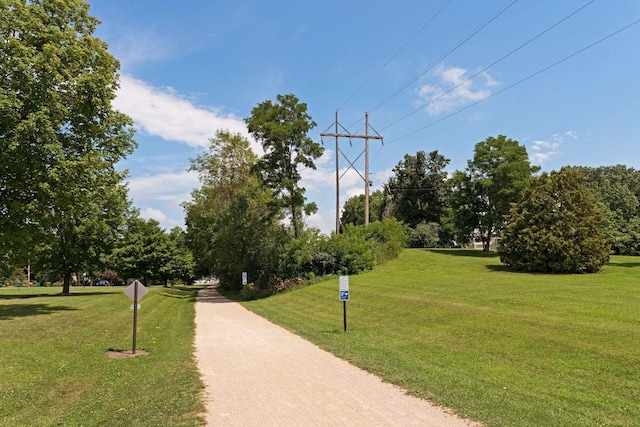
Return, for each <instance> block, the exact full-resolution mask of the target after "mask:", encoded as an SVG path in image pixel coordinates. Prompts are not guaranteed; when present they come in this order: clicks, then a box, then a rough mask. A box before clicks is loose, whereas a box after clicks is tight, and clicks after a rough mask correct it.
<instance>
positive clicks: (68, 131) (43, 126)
mask: <svg viewBox="0 0 640 427" xmlns="http://www.w3.org/2000/svg"><path fill="white" fill-rule="evenodd" d="M88 9H89V5H88V3H86V2H84V1H81V0H68V1H50V0H31V1H22V0H2V1H1V2H0V40H1V42H0V230H2V232H1V233H0V249H2V252H4V253H5V254H10V256H11V257H12V259H13V262H15V263H19V262H20V261H21V260H22V261H25V260H26V258H27V257H33V255H34V254H33V251H34V248H40V249H43V251H44V252H43V253H45V252H46V254H47V255H46V256H44V257H43V259H42V260H41V262H42V264H43V265H48V266H49V268H51V269H55V270H59V271H61V272H62V273H63V274H64V276H65V280H64V282H65V285H64V289H63V292H68V289H69V285H68V283H69V277H70V274H71V271H69V270H70V269H71V268H76V267H79V266H80V265H81V264H82V263H83V261H81V260H80V258H82V257H83V254H84V255H85V256H84V257H85V258H88V259H90V258H97V255H98V254H97V252H100V251H105V250H107V248H106V247H105V245H104V243H105V242H110V241H112V240H113V239H112V237H113V234H114V230H113V228H112V227H115V226H116V225H117V223H118V222H119V221H120V220H121V219H122V218H123V216H124V214H125V212H126V209H127V207H128V201H127V200H126V190H125V188H124V187H123V186H122V185H121V184H120V182H121V181H122V179H123V178H124V173H122V172H117V171H116V170H115V167H114V165H115V164H116V163H117V162H118V161H119V160H121V159H122V158H124V157H125V156H126V155H128V154H130V153H131V152H132V151H133V149H134V148H135V142H134V141H133V131H132V129H131V128H130V126H131V124H132V121H131V119H130V118H128V117H127V116H125V115H123V114H121V113H119V112H118V111H115V110H114V109H113V108H112V101H113V99H114V98H115V94H116V90H117V88H118V68H119V64H118V62H117V61H116V60H115V58H114V57H113V56H111V55H110V54H109V53H108V52H107V45H106V44H105V43H104V42H103V41H101V40H100V39H98V38H96V37H94V36H93V32H94V31H95V28H96V25H97V24H98V20H97V19H96V18H94V17H92V16H90V15H89V13H88ZM93 252H96V253H93ZM54 264H57V266H54Z"/></svg>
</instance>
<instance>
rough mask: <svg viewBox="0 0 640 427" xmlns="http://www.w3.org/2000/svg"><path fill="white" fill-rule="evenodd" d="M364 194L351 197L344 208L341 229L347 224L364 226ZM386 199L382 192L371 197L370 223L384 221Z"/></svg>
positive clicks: (372, 194) (376, 192)
mask: <svg viewBox="0 0 640 427" xmlns="http://www.w3.org/2000/svg"><path fill="white" fill-rule="evenodd" d="M364 197H365V196H364V194H360V195H358V196H353V197H350V198H349V199H348V200H347V201H346V202H345V203H344V206H343V207H342V215H341V216H340V225H341V228H342V227H344V226H345V225H347V224H351V225H364ZM384 198H385V195H384V193H383V192H382V191H380V190H376V191H374V192H373V193H371V194H370V196H369V222H374V221H382V219H383V218H385V215H384V211H383V208H384V205H385V202H384Z"/></svg>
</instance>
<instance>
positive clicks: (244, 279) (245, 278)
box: [242, 271, 247, 286]
mask: <svg viewBox="0 0 640 427" xmlns="http://www.w3.org/2000/svg"><path fill="white" fill-rule="evenodd" d="M246 284H247V272H246V271H243V272H242V285H243V286H244V285H246Z"/></svg>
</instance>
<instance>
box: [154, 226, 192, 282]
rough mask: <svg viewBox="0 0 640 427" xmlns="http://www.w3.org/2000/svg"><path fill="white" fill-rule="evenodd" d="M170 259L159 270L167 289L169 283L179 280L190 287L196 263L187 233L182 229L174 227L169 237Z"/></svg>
mask: <svg viewBox="0 0 640 427" xmlns="http://www.w3.org/2000/svg"><path fill="white" fill-rule="evenodd" d="M167 244H168V248H169V259H168V261H167V263H165V264H164V265H162V266H161V267H160V270H159V275H160V278H161V279H162V281H163V284H164V286H165V287H166V286H167V285H168V283H169V281H174V280H179V281H181V282H182V283H184V284H186V285H189V284H191V283H192V281H193V270H194V267H195V261H194V258H193V254H192V253H191V250H189V248H188V247H187V245H186V233H185V232H184V230H182V228H180V227H174V228H172V229H171V231H170V232H169V234H168V235H167Z"/></svg>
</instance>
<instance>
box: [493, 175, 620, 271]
mask: <svg viewBox="0 0 640 427" xmlns="http://www.w3.org/2000/svg"><path fill="white" fill-rule="evenodd" d="M499 253H500V259H501V260H502V262H503V263H505V264H507V265H508V266H509V267H511V268H513V269H514V270H519V271H529V272H543V273H593V272H596V271H598V270H599V269H600V268H601V267H602V265H604V263H605V262H606V261H607V260H608V259H609V245H608V244H607V239H606V237H605V235H604V216H603V212H602V210H600V209H598V208H597V205H596V201H595V199H594V198H593V197H592V196H591V193H590V191H589V190H588V189H587V188H586V185H585V177H584V175H582V174H581V173H580V172H579V171H578V170H576V169H575V168H563V169H562V170H560V172H551V173H550V174H547V173H544V174H542V175H541V176H540V177H539V178H537V179H535V180H534V182H533V185H532V187H531V188H530V189H529V190H527V191H526V192H525V195H524V197H523V198H522V200H521V201H520V202H519V203H517V204H515V205H514V206H513V208H512V209H511V212H510V213H509V215H508V217H507V218H506V221H505V228H504V230H503V233H502V239H501V241H500V247H499Z"/></svg>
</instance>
